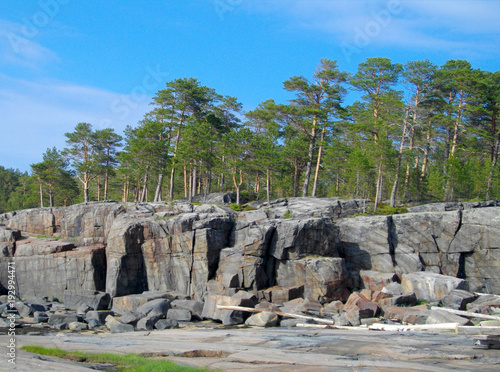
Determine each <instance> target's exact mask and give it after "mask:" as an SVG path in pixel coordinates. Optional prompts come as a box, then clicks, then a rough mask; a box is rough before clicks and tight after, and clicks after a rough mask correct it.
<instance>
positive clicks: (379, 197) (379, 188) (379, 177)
mask: <svg viewBox="0 0 500 372" xmlns="http://www.w3.org/2000/svg"><path fill="white" fill-rule="evenodd" d="M381 200H382V159H380V164H379V166H378V175H377V192H376V194H375V206H374V207H373V210H374V211H376V210H377V208H378V204H379V202H380V201H381Z"/></svg>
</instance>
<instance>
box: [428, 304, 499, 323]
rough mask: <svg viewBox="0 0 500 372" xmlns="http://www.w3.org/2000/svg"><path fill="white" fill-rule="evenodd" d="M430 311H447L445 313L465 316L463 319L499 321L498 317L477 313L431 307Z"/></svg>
mask: <svg viewBox="0 0 500 372" xmlns="http://www.w3.org/2000/svg"><path fill="white" fill-rule="evenodd" d="M431 310H441V311H447V312H449V313H452V314H455V315H460V316H465V317H469V318H478V319H492V320H500V316H495V315H486V314H477V313H471V312H470V311H462V310H453V309H448V308H446V307H437V306H432V307H431Z"/></svg>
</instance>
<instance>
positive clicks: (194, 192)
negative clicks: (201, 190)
mask: <svg viewBox="0 0 500 372" xmlns="http://www.w3.org/2000/svg"><path fill="white" fill-rule="evenodd" d="M192 186H193V191H192V192H191V195H192V196H196V186H197V175H196V167H194V168H193V183H192Z"/></svg>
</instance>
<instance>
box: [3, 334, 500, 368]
mask: <svg viewBox="0 0 500 372" xmlns="http://www.w3.org/2000/svg"><path fill="white" fill-rule="evenodd" d="M125 336H126V337H125ZM0 342H2V344H5V342H6V336H4V335H2V336H0ZM28 344H29V345H39V346H45V347H57V348H61V349H64V350H79V351H87V352H98V353H100V352H115V353H144V354H145V355H156V356H158V355H163V356H165V357H168V358H169V359H171V360H173V361H174V362H178V363H181V364H184V365H191V366H206V367H209V368H210V369H214V370H221V371H241V370H245V371H290V370H293V371H304V372H305V371H346V370H348V371H350V370H358V371H373V370H400V371H402V370H404V371H437V372H441V371H442V372H445V371H446V372H448V371H450V370H455V371H497V370H498V365H499V363H500V356H499V355H498V350H478V349H474V348H473V340H472V339H471V338H470V337H466V336H460V335H455V334H450V333H436V332H432V333H423V332H422V333H412V332H407V333H394V332H368V331H342V330H321V331H318V330H309V329H300V330H299V329H284V328H266V329H259V328H251V329H199V328H198V329H178V330H176V329H171V330H165V331H155V332H150V331H147V332H134V333H125V334H123V333H122V334H100V335H93V334H88V333H87V334H70V333H60V334H58V335H47V336H19V337H18V346H19V347H20V346H23V345H28ZM190 356H205V357H198V358H193V357H190ZM10 367H11V366H9V365H8V364H7V360H6V358H0V369H1V370H11V369H10ZM14 370H16V371H34V370H43V371H62V370H64V371H69V372H72V371H75V372H76V371H91V370H93V369H89V368H86V367H83V366H82V365H78V364H75V363H68V362H67V361H61V360H54V359H52V358H45V357H44V358H42V359H40V358H39V357H37V356H35V355H33V354H29V353H26V352H23V351H18V354H17V361H16V366H15V369H14Z"/></svg>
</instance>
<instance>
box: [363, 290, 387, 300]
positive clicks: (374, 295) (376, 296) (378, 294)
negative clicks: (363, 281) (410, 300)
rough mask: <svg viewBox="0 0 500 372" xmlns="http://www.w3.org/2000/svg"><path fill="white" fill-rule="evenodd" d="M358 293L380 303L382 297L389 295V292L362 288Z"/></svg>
mask: <svg viewBox="0 0 500 372" xmlns="http://www.w3.org/2000/svg"><path fill="white" fill-rule="evenodd" d="M359 293H360V294H361V295H363V296H364V297H366V298H367V299H368V300H370V301H372V302H375V303H380V301H382V300H383V299H385V298H388V297H391V295H390V294H387V293H383V292H382V291H371V290H369V289H362V290H361V291H360V292H359Z"/></svg>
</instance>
